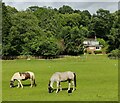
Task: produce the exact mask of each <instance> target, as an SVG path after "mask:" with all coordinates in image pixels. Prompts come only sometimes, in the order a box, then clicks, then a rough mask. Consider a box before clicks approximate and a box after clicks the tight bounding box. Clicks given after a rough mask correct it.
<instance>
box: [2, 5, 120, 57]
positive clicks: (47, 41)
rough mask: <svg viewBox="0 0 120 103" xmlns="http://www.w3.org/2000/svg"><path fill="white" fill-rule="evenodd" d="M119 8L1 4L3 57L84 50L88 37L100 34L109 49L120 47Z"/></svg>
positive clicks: (67, 53)
mask: <svg viewBox="0 0 120 103" xmlns="http://www.w3.org/2000/svg"><path fill="white" fill-rule="evenodd" d="M119 16H120V11H116V12H114V13H110V12H109V11H108V10H103V9H99V10H98V11H96V14H93V15H91V14H90V13H89V11H88V10H84V11H80V10H73V9H72V8H71V7H70V6H66V5H63V6H62V7H60V8H59V9H56V8H54V9H53V8H51V7H38V6H31V7H29V8H27V9H26V10H25V11H18V10H17V9H16V8H14V7H10V6H6V5H5V4H4V3H2V18H3V19H2V43H3V47H2V52H3V53H2V54H3V56H19V55H34V56H57V55H61V54H62V55H79V54H82V53H83V44H82V43H83V41H84V39H85V38H88V37H94V35H96V36H97V38H100V39H99V40H100V41H101V43H103V44H104V45H106V44H107V45H108V48H107V51H108V52H110V51H112V50H115V49H120V45H119V43H120V38H119V37H120V32H119V28H120V23H119V22H120V20H119V19H120V18H119Z"/></svg>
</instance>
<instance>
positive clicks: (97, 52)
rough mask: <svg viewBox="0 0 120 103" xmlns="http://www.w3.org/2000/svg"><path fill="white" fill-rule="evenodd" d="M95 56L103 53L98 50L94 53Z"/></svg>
mask: <svg viewBox="0 0 120 103" xmlns="http://www.w3.org/2000/svg"><path fill="white" fill-rule="evenodd" d="M94 53H95V54H102V51H101V50H96V51H94Z"/></svg>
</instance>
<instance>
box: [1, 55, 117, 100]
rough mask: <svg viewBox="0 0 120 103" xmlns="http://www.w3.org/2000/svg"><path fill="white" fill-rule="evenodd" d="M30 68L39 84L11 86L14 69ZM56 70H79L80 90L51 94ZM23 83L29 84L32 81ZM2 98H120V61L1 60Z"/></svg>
mask: <svg viewBox="0 0 120 103" xmlns="http://www.w3.org/2000/svg"><path fill="white" fill-rule="evenodd" d="M28 70H29V71H33V72H34V73H35V76H36V83H37V86H36V87H33V88H30V87H29V86H24V88H23V89H21V88H10V87H9V81H10V79H11V77H12V75H13V74H14V73H15V72H18V71H20V72H24V71H28ZM57 71H74V72H76V74H77V90H76V91H74V92H73V93H72V94H71V95H68V93H67V91H66V90H63V91H61V92H59V93H57V94H56V93H55V92H54V93H51V94H49V93H48V90H47V86H48V81H49V78H50V77H51V75H52V74H53V73H54V72H57ZM22 83H23V84H30V82H29V80H27V81H23V82H22ZM15 84H17V82H15ZM54 87H55V88H56V85H54ZM62 87H63V88H67V87H68V83H67V82H64V83H62ZM2 101H118V61H117V60H111V59H108V58H107V56H105V55H87V56H81V57H80V56H79V57H65V58H60V59H52V60H30V61H28V60H8V61H2Z"/></svg>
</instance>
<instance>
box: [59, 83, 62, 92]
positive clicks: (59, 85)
mask: <svg viewBox="0 0 120 103" xmlns="http://www.w3.org/2000/svg"><path fill="white" fill-rule="evenodd" d="M59 88H60V91H62V87H61V84H60V82H59Z"/></svg>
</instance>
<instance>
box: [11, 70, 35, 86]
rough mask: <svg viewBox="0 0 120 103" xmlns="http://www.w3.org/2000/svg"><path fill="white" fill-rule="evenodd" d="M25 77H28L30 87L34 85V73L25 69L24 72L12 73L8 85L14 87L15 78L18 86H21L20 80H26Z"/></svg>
mask: <svg viewBox="0 0 120 103" xmlns="http://www.w3.org/2000/svg"><path fill="white" fill-rule="evenodd" d="M27 79H29V80H30V81H31V87H33V85H34V86H36V83H35V75H34V73H33V72H30V71H27V72H24V73H21V72H16V73H14V75H13V76H12V78H11V81H10V87H11V88H12V87H14V81H15V80H17V81H18V88H19V87H20V86H21V87H22V88H23V85H22V83H21V81H23V80H27Z"/></svg>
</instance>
